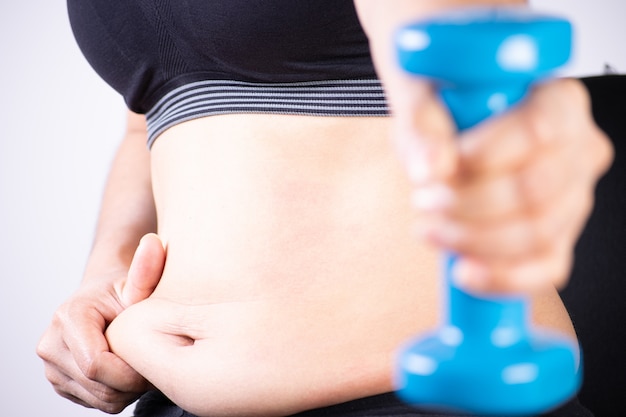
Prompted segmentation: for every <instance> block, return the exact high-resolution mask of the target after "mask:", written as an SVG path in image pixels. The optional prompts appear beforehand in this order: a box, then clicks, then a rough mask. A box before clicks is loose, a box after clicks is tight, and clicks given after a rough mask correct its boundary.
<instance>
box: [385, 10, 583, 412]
mask: <svg viewBox="0 0 626 417" xmlns="http://www.w3.org/2000/svg"><path fill="white" fill-rule="evenodd" d="M571 35H572V28H571V25H570V24H569V23H568V22H567V21H565V20H563V19H560V18H556V17H551V16H546V15H540V14H536V13H533V12H531V11H529V10H528V9H526V8H478V9H466V10H461V11H456V12H453V13H451V14H446V15H443V16H440V17H435V18H432V19H430V20H428V21H424V22H419V23H416V24H411V25H408V26H405V27H402V28H400V30H398V31H397V33H396V37H395V40H394V41H395V46H396V50H397V55H398V60H399V63H400V66H401V67H402V68H403V69H404V70H405V71H407V72H408V73H410V74H414V75H416V76H420V77H426V78H428V79H430V80H431V81H432V82H433V83H435V85H436V86H437V87H438V91H439V93H440V95H441V98H442V99H443V101H444V103H445V104H446V105H447V106H448V107H449V109H450V113H451V115H452V117H453V119H454V121H455V123H456V124H457V127H458V129H459V130H464V129H468V128H471V127H472V126H474V125H476V124H478V123H480V122H481V121H482V120H484V119H486V118H488V117H489V116H491V115H494V114H497V113H501V112H503V111H505V110H506V109H507V108H509V107H510V106H513V105H515V104H516V103H518V102H519V101H520V100H522V99H523V98H524V96H525V94H526V93H527V91H528V90H529V88H530V87H531V86H532V84H533V83H535V82H537V81H538V80H542V79H544V78H546V77H547V76H549V75H550V74H551V73H552V72H553V71H554V70H555V69H556V68H558V67H560V66H562V65H563V64H565V63H566V62H567V60H568V59H569V55H570V50H571ZM444 260H445V262H444V265H443V268H444V271H445V280H444V281H445V286H446V291H445V294H446V296H447V298H448V299H447V311H446V314H444V323H443V324H442V325H441V327H440V328H439V329H436V330H435V331H433V332H432V333H430V334H427V335H423V336H422V337H418V338H416V339H415V340H412V341H410V342H409V343H408V344H407V345H406V346H405V347H404V349H402V350H401V351H400V353H399V355H398V360H397V369H396V375H395V379H396V381H395V382H396V386H397V393H398V395H399V396H400V398H402V399H403V400H405V401H407V402H408V403H411V404H415V405H417V406H419V407H425V408H434V409H441V410H449V411H461V412H467V413H473V414H479V415H503V416H523V415H535V414H538V413H541V412H545V411H547V410H549V409H551V408H554V407H556V406H558V405H559V404H561V403H563V402H565V401H566V400H568V399H569V398H570V397H571V396H573V395H574V394H575V393H576V392H577V390H578V389H579V386H580V383H581V372H580V369H581V366H580V357H579V354H578V349H577V346H576V343H575V341H573V340H569V339H568V338H567V337H564V336H562V335H558V334H554V333H551V332H547V331H541V330H539V329H534V328H531V326H529V317H528V315H529V311H528V310H529V307H528V300H527V299H526V298H525V297H524V296H521V295H520V296H517V295H513V296H509V295H507V296H504V295H503V296H493V297H491V296H490V297H478V296H475V295H471V294H469V293H467V292H464V291H463V290H462V289H460V288H458V287H456V286H455V284H454V280H453V279H452V275H451V274H452V273H453V269H454V263H455V256H454V254H447V255H445V256H444Z"/></svg>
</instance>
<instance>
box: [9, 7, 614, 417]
mask: <svg viewBox="0 0 626 417" xmlns="http://www.w3.org/2000/svg"><path fill="white" fill-rule="evenodd" d="M533 3H534V4H535V5H536V6H537V7H540V8H543V9H548V10H552V11H555V10H556V11H558V12H560V13H562V14H565V15H567V16H569V17H570V18H571V19H572V20H573V21H574V22H575V24H576V28H577V44H576V53H575V59H574V61H573V64H572V66H571V67H570V68H569V70H568V73H569V74H573V75H594V74H599V73H601V72H602V71H603V68H604V65H605V64H606V63H608V64H610V65H611V66H612V67H613V68H615V69H617V71H619V72H620V73H626V50H625V49H624V48H625V47H624V39H626V22H625V20H626V2H624V1H623V0H595V1H588V0H536V1H534V2H533ZM389 4H390V5H391V4H393V2H389ZM124 111H125V108H124V104H123V102H122V100H121V99H120V98H119V97H118V96H117V94H116V93H115V92H113V91H112V90H111V89H110V88H109V87H108V86H106V85H105V84H104V83H103V82H102V81H101V80H100V79H99V78H98V77H97V76H96V75H95V73H94V72H93V71H92V70H91V68H90V67H89V66H88V65H87V63H86V62H85V61H84V59H83V57H82V56H81V55H80V52H79V51H78V49H77V47H76V45H75V42H74V40H73V37H72V34H71V31H70V28H69V24H68V21H67V16H66V9H65V3H64V1H63V0H29V1H19V0H18V1H12V0H0V410H2V411H1V412H2V415H3V416H7V417H33V416H64V417H74V416H90V415H91V416H96V415H103V414H101V413H99V412H97V411H93V410H86V409H83V408H82V407H80V406H77V405H74V404H72V403H70V402H69V401H67V400H64V399H62V398H61V397H59V396H57V395H56V394H55V393H54V391H53V390H52V388H51V387H50V385H49V384H48V382H47V381H46V380H45V378H44V375H43V367H42V364H41V362H40V360H39V359H38V358H37V356H36V355H35V346H36V344H37V341H38V339H39V337H40V335H41V334H42V332H43V331H44V329H45V328H46V326H47V325H48V323H49V321H50V318H51V316H52V313H53V311H54V310H55V309H56V307H57V306H58V305H59V304H60V303H61V302H63V300H64V299H65V298H66V297H67V296H68V295H69V294H70V293H71V292H72V291H73V289H74V288H76V286H77V284H78V282H79V280H80V278H81V273H82V269H83V266H84V262H85V259H86V257H87V254H88V251H89V248H90V244H91V238H92V234H93V229H94V223H95V218H96V215H97V212H98V205H99V199H100V195H101V192H102V187H103V183H104V179H105V176H106V172H107V169H108V166H109V163H110V161H111V158H112V155H113V152H114V150H115V148H116V145H117V143H118V141H119V139H120V137H121V135H122V132H123V122H124ZM122 415H123V416H129V415H131V412H130V409H128V410H126V411H125V412H124V413H123V414H122Z"/></svg>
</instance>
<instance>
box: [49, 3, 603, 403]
mask: <svg viewBox="0 0 626 417" xmlns="http://www.w3.org/2000/svg"><path fill="white" fill-rule="evenodd" d="M381 3H383V2H379V1H376V0H369V1H365V0H361V1H356V2H355V4H356V6H357V8H358V11H359V14H360V17H361V20H362V22H363V25H364V28H365V29H366V32H367V33H368V35H369V37H370V40H371V44H372V51H373V56H374V59H375V61H376V65H377V70H378V72H379V75H380V76H381V79H382V80H383V82H384V84H385V88H386V90H387V94H388V96H389V98H390V102H391V106H392V109H393V119H392V121H391V122H390V123H392V125H391V127H392V134H390V135H389V136H390V138H391V141H392V144H393V147H395V149H396V150H397V154H398V156H399V158H398V159H399V160H400V161H401V162H402V163H403V164H404V167H405V169H406V173H407V178H409V179H410V185H409V186H408V187H407V190H409V191H410V193H411V194H412V202H413V210H414V212H415V221H416V222H417V223H418V224H417V229H418V235H419V236H420V237H421V238H422V239H424V240H425V241H427V242H429V243H430V244H431V245H432V246H433V247H435V248H438V249H449V250H454V251H455V252H457V253H459V254H460V255H461V261H460V264H459V267H458V274H457V276H458V279H459V283H460V285H462V286H464V287H465V288H467V289H468V290H469V291H474V292H478V293H493V292H511V291H515V292H519V291H522V292H527V293H529V294H535V293H539V292H542V291H544V290H545V289H546V287H560V286H562V285H564V283H565V282H566V280H567V275H568V271H569V269H570V268H571V262H572V259H571V256H572V250H573V247H574V244H575V242H576V239H577V238H578V236H579V233H580V230H581V228H582V227H583V226H584V223H585V220H586V218H587V216H588V213H589V211H590V208H591V207H592V204H593V189H594V186H595V183H596V182H597V180H598V178H599V177H600V176H601V175H602V173H603V172H605V170H606V169H607V168H608V166H609V165H610V162H611V160H612V149H611V147H610V144H609V141H608V140H607V138H606V137H605V136H604V134H603V133H602V132H601V131H599V129H598V128H597V127H596V126H595V124H594V123H593V120H592V118H591V115H590V110H589V100H588V97H587V95H586V92H585V90H584V88H583V87H582V86H581V85H580V84H579V83H578V82H576V81H573V80H559V81H554V82H550V83H547V84H545V85H542V86H540V87H538V88H537V89H536V91H534V92H532V94H531V95H530V97H529V99H528V100H527V101H526V102H525V103H523V104H522V105H521V106H519V107H518V108H516V109H514V110H512V111H511V112H510V113H507V114H506V115H504V116H502V117H499V118H497V119H494V120H492V121H488V122H487V123H484V124H482V125H480V126H478V127H477V128H475V129H472V130H471V131H468V132H466V133H464V134H463V138H462V140H461V141H460V143H461V145H460V146H459V145H458V142H459V141H458V139H459V138H458V137H457V136H458V135H457V134H456V132H454V129H453V127H452V123H451V121H450V118H449V116H448V115H447V113H446V111H445V109H444V108H443V107H442V105H441V104H440V103H439V102H438V101H437V99H436V98H435V95H434V93H433V91H432V90H431V87H430V86H429V85H428V84H427V83H426V82H425V81H420V80H415V79H412V78H408V77H406V76H405V75H404V74H402V73H400V72H399V71H398V70H397V69H396V68H395V67H393V66H392V65H390V64H389V63H391V62H393V61H392V60H391V59H390V53H391V52H390V51H389V48H388V47H387V46H386V44H385V40H386V39H390V31H391V30H392V28H394V27H396V26H397V25H398V24H400V23H402V22H403V21H404V20H405V19H406V16H413V17H419V16H424V15H427V14H429V13H433V12H436V11H439V10H441V9H444V8H448V7H457V6H461V5H469V4H477V3H491V4H495V3H498V4H501V3H519V2H494V1H491V2H475V1H473V2H472V1H465V2H463V1H456V2H444V1H431V2H427V1H424V2H414V1H399V0H398V1H397V7H394V8H389V7H385V5H384V4H382V5H381ZM390 9H392V10H390ZM145 139H146V136H145V121H144V119H143V117H142V116H140V115H136V114H132V113H131V114H129V119H128V130H127V134H126V136H125V138H124V140H123V142H122V144H121V146H120V150H119V152H118V155H117V158H116V160H115V162H114V164H113V167H112V169H111V174H110V177H109V181H108V184H107V188H106V191H105V195H104V198H103V206H102V211H101V215H100V220H99V226H98V230H97V233H96V239H95V242H94V247H93V250H92V253H91V255H90V258H89V261H88V265H87V268H86V271H85V275H84V279H83V282H82V283H81V285H80V287H79V289H78V290H77V292H76V293H75V294H74V295H73V296H72V297H71V298H70V299H69V300H68V301H67V302H66V303H64V304H63V305H62V306H61V307H60V308H59V309H58V311H57V312H56V313H55V316H54V317H53V320H52V323H51V325H50V327H49V328H48V330H47V331H46V333H45V334H44V336H43V337H42V339H41V341H40V343H39V345H38V349H37V352H38V354H39V356H40V357H41V358H42V359H43V360H44V364H45V369H46V376H47V378H48V379H49V380H50V382H51V383H52V385H53V387H54V388H55V390H56V391H57V392H58V393H59V394H60V395H62V396H64V397H66V398H69V399H70V400H72V401H74V402H77V403H79V404H82V405H84V406H87V407H94V408H98V409H101V410H103V411H105V412H109V413H117V412H120V411H121V410H123V409H124V408H125V407H126V406H127V405H128V404H130V403H131V402H133V401H134V400H135V399H136V398H138V397H139V396H140V395H141V393H143V392H145V391H146V390H147V389H149V388H150V387H151V383H150V382H148V381H147V380H146V379H145V378H144V377H143V376H142V375H141V374H140V373H138V372H137V371H135V370H134V369H133V368H131V366H129V365H128V364H127V363H126V362H125V361H124V360H122V359H121V358H120V357H119V356H117V355H116V354H114V353H112V352H111V348H110V346H109V343H108V342H107V339H106V338H105V337H104V332H105V329H106V328H107V327H108V326H109V324H110V323H111V322H113V321H114V319H115V318H116V317H118V316H119V315H120V314H121V313H122V312H123V311H126V310H128V309H129V307H131V306H133V305H136V304H137V303H140V302H142V300H145V299H147V298H148V297H149V296H151V295H152V293H153V291H154V289H155V288H157V285H158V284H159V281H160V279H161V276H162V273H163V268H164V263H165V255H166V249H165V248H164V244H163V243H162V242H161V241H160V240H159V239H158V238H157V237H156V235H153V234H150V233H153V232H156V231H157V220H156V219H157V214H156V208H155V205H154V199H153V190H152V182H153V179H152V176H151V173H150V168H149V166H150V158H151V157H150V154H149V152H148V151H147V150H146V149H145ZM512 150H515V152H513V151H512ZM407 194H408V193H407ZM485 208H488V210H486V209H485ZM160 232H161V231H160ZM146 234H147V236H146V237H145V238H144V239H143V240H142V239H141V238H142V236H144V235H146ZM140 241H141V242H142V243H141V245H139V242H140ZM168 255H169V254H168ZM546 320H548V319H546Z"/></svg>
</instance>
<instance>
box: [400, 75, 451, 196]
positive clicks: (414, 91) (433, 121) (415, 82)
mask: <svg viewBox="0 0 626 417" xmlns="http://www.w3.org/2000/svg"><path fill="white" fill-rule="evenodd" d="M396 101H397V102H398V103H397V105H396V107H395V110H394V132H393V133H394V134H393V135H392V137H393V139H394V143H395V147H396V150H397V151H398V153H399V155H400V159H401V160H402V161H403V162H404V164H405V166H406V168H407V170H408V174H409V177H410V178H411V180H412V181H413V182H415V183H417V184H422V183H427V182H431V181H436V180H441V179H445V178H448V177H450V176H451V175H452V173H453V172H455V170H456V160H457V150H456V145H455V140H454V138H455V130H454V124H453V122H452V119H451V118H450V116H449V114H448V112H447V110H446V108H445V106H444V105H443V104H442V103H441V101H440V100H439V99H438V98H437V96H436V94H435V93H434V91H433V88H432V86H431V85H430V84H429V83H427V82H425V81H421V80H419V79H416V78H413V79H411V80H410V81H407V82H406V83H405V88H403V89H402V92H401V93H399V94H397V96H396Z"/></svg>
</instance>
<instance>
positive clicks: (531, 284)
mask: <svg viewBox="0 0 626 417" xmlns="http://www.w3.org/2000/svg"><path fill="white" fill-rule="evenodd" d="M563 243H564V244H560V245H555V247H554V248H553V250H551V251H547V252H544V253H543V254H541V256H534V257H531V258H528V259H524V260H520V261H516V262H496V263H485V262H481V261H476V260H473V259H471V258H460V259H459V260H458V262H457V263H456V264H455V269H454V271H453V273H452V276H453V280H454V282H455V284H456V285H458V286H459V287H460V288H463V289H465V290H466V291H468V292H470V293H499V294H510V293H532V292H535V291H539V290H541V289H543V288H545V286H546V284H547V283H551V284H552V285H553V286H554V287H555V288H557V289H559V288H562V287H564V286H565V284H566V282H567V280H568V278H569V275H570V273H571V269H572V265H573V255H572V252H573V250H572V248H571V245H568V244H566V242H563Z"/></svg>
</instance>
